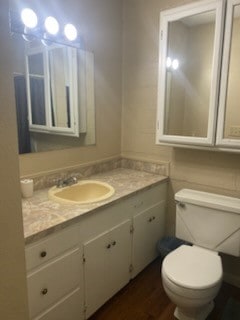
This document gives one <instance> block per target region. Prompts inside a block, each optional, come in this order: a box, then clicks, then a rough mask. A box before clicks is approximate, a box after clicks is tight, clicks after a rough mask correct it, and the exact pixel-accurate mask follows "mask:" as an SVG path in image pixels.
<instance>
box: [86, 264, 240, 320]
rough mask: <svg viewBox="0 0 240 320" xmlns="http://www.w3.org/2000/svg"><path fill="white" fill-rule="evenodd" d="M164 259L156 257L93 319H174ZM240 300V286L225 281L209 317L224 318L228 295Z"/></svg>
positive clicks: (90, 319)
mask: <svg viewBox="0 0 240 320" xmlns="http://www.w3.org/2000/svg"><path fill="white" fill-rule="evenodd" d="M160 270H161V259H157V260H155V261H154V262H153V263H152V264H150V265H149V266H148V267H147V268H146V269H145V270H144V271H143V272H141V273H140V274H139V275H138V276H137V277H136V278H135V279H133V280H132V281H130V282H129V284H128V285H127V286H126V287H124V288H123V289H122V290H121V291H120V292H118V293H117V294H116V295H115V296H114V297H113V298H112V299H111V300H109V301H108V302H107V303H106V304H105V305H104V306H103V307H101V308H100V309H99V310H98V311H97V312H96V313H95V314H94V315H93V316H92V317H91V318H89V320H174V319H175V317H174V316H173V313H174V309H175V305H174V304H173V303H172V302H171V301H170V300H169V298H168V297H167V295H166V294H165V292H164V289H163V286H162V281H161V275H160ZM230 297H233V298H235V299H237V300H239V301H240V289H239V288H236V287H234V286H231V285H229V284H226V283H223V285H222V288H221V290H220V292H219V294H218V296H217V298H216V299H215V308H214V310H213V312H212V313H211V314H210V315H209V317H208V320H220V319H221V316H222V313H223V309H224V306H225V304H226V302H227V300H228V298H230Z"/></svg>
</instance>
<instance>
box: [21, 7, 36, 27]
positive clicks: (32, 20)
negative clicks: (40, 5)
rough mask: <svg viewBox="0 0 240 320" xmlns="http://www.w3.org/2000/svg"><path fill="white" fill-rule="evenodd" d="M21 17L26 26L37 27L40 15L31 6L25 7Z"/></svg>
mask: <svg viewBox="0 0 240 320" xmlns="http://www.w3.org/2000/svg"><path fill="white" fill-rule="evenodd" d="M21 19H22V22H23V24H24V25H25V27H27V28H29V29H34V28H36V26H37V24H38V17H37V15H36V13H35V12H34V11H33V10H32V9H30V8H25V9H23V10H22V11H21Z"/></svg>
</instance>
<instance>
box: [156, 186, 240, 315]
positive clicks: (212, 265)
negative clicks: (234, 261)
mask: <svg viewBox="0 0 240 320" xmlns="http://www.w3.org/2000/svg"><path fill="white" fill-rule="evenodd" d="M175 200H176V203H177V208H176V236H177V237H178V238H180V239H183V240H186V241H188V242H191V243H193V246H187V245H182V246H180V247H179V248H177V249H176V250H174V251H173V252H171V253H170V254H168V255H167V256H166V257H165V259H164V260H163V263H162V282H163V287H164V289H165V291H166V293H167V295H168V296H169V298H170V299H171V300H172V301H173V302H174V303H175V304H176V306H177V307H176V309H175V312H174V316H175V317H176V318H177V319H179V320H204V319H206V318H207V316H208V315H209V313H210V312H211V311H212V309H213V306H214V303H213V299H214V298H215V297H216V295H217V293H218V291H219V289H220V287H221V282H222V277H223V271H222V261H221V257H220V256H219V255H218V252H224V253H227V254H230V255H234V256H238V257H239V256H240V199H237V198H231V197H225V196H221V195H216V194H211V193H206V192H200V191H194V190H189V189H183V190H181V191H179V192H178V193H176V194H175Z"/></svg>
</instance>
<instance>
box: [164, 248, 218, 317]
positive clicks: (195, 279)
mask: <svg viewBox="0 0 240 320" xmlns="http://www.w3.org/2000/svg"><path fill="white" fill-rule="evenodd" d="M222 274H223V273H222V263H221V258H220V257H219V256H218V254H216V253H215V252H211V251H209V250H206V249H203V248H199V247H197V246H193V247H191V246H186V245H182V246H181V247H179V248H178V249H176V250H174V251H173V252H172V253H170V254H169V255H168V256H167V257H166V258H165V259H164V261H163V264H162V282H163V287H164V289H165V292H166V293H167V295H168V297H169V298H170V299H171V300H172V302H174V303H175V304H176V305H177V308H176V309H175V313H174V315H175V317H176V318H177V319H180V320H192V319H194V320H204V319H206V317H207V315H208V314H209V313H210V312H211V311H212V309H213V306H214V304H213V299H214V298H215V297H216V295H217V293H218V291H219V289H220V287H221V283H222Z"/></svg>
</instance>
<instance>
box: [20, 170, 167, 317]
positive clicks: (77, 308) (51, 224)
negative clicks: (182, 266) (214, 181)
mask: <svg viewBox="0 0 240 320" xmlns="http://www.w3.org/2000/svg"><path fill="white" fill-rule="evenodd" d="M92 178H93V179H97V180H100V181H103V182H108V183H110V184H111V185H112V186H113V187H114V189H115V194H114V195H113V196H112V197H111V198H109V199H107V200H105V201H102V202H98V203H95V204H91V205H87V206H86V205H85V206H81V205H73V204H68V205H67V204H66V205H64V204H59V203H56V202H53V201H50V200H48V198H47V191H48V190H47V189H45V190H39V191H37V192H35V195H34V197H33V198H31V199H29V200H24V201H23V215H24V228H25V236H26V265H27V283H28V295H29V310H30V318H31V319H44V320H55V319H56V320H64V319H71V320H74V319H78V320H79V319H86V318H89V317H90V316H91V315H92V314H93V313H94V312H95V311H96V310H97V309H98V308H99V307H100V306H102V305H103V304H104V303H105V302H106V301H107V300H108V299H110V298H111V297H112V296H113V295H114V294H115V293H116V292H118V291H119V290H120V289H121V288H122V287H123V286H125V285H126V284H127V283H128V282H129V281H130V279H131V278H133V277H135V276H136V275H137V274H138V273H139V272H140V271H141V270H143V269H144V268H145V267H146V266H147V265H148V264H149V263H150V262H151V261H153V260H154V259H155V258H156V257H157V251H156V243H157V241H158V240H159V239H160V238H161V237H162V236H163V235H164V226H165V214H166V196H167V178H166V177H164V176H160V175H156V174H150V173H146V172H141V171H135V170H129V169H123V168H119V169H115V170H113V171H110V172H106V173H101V174H98V175H95V176H93V177H90V179H92Z"/></svg>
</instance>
